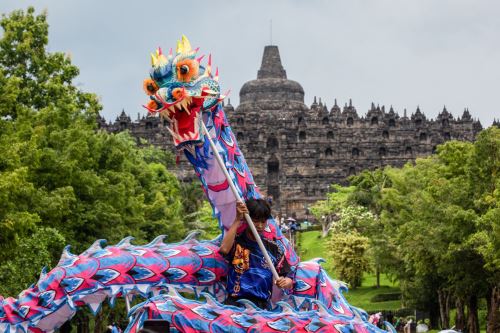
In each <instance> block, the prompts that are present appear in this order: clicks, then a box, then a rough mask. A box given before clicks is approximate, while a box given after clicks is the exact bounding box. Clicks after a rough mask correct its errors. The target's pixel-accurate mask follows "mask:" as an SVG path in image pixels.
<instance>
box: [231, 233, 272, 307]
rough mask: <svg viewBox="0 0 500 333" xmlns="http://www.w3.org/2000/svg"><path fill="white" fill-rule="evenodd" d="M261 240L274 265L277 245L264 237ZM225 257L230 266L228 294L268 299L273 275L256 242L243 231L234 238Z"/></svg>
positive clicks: (237, 296)
mask: <svg viewBox="0 0 500 333" xmlns="http://www.w3.org/2000/svg"><path fill="white" fill-rule="evenodd" d="M263 241H264V245H265V246H266V248H267V249H268V253H269V256H270V257H271V260H272V262H273V264H274V266H276V263H277V262H278V258H277V255H278V253H277V252H278V251H277V245H276V244H275V243H272V242H270V241H267V240H264V239H263ZM227 259H228V260H229V267H230V270H229V274H228V279H227V290H228V293H229V295H230V296H232V297H235V298H238V299H240V298H248V299H252V298H256V299H259V300H267V299H269V297H270V296H271V293H272V288H273V275H272V272H271V270H270V268H269V267H268V265H267V262H266V260H265V259H264V255H263V254H262V251H261V250H260V248H259V245H258V244H257V242H255V241H253V240H251V239H249V238H248V237H247V236H246V233H245V232H244V233H243V234H242V235H240V236H238V237H237V238H236V239H235V242H234V245H233V249H232V250H231V252H230V253H229V255H228V257H227Z"/></svg>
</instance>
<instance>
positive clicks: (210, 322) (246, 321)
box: [126, 293, 385, 333]
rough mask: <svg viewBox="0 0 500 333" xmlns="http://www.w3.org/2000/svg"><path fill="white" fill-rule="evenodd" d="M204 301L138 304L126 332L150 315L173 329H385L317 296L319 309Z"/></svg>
mask: <svg viewBox="0 0 500 333" xmlns="http://www.w3.org/2000/svg"><path fill="white" fill-rule="evenodd" d="M205 296H206V300H205V301H204V302H200V301H194V300H189V299H186V298H184V297H182V296H180V295H178V294H177V293H171V294H169V295H160V296H157V297H153V298H151V299H149V300H148V301H146V302H144V303H142V304H138V305H137V306H135V307H134V308H132V310H131V315H132V317H133V320H132V322H131V323H130V325H129V326H128V328H127V331H126V333H137V332H138V331H139V330H140V328H141V327H143V325H144V321H145V320H147V319H152V318H154V319H163V320H166V321H168V322H169V323H170V332H184V333H194V332H214V333H215V332H217V333H223V332H234V333H245V332H249V333H250V332H252V333H256V332H259V333H260V332H266V333H271V332H294V333H302V332H303V333H306V332H315V333H324V332H338V333H350V332H360V333H361V332H362V333H368V332H385V331H383V330H381V329H379V328H378V327H376V326H374V325H372V324H370V323H368V322H367V321H365V320H363V319H360V318H359V317H356V316H346V315H341V314H335V313H332V311H330V310H329V309H327V308H325V307H324V305H323V303H321V302H320V301H317V300H315V301H314V304H315V305H316V310H313V311H297V310H295V309H293V308H291V307H290V305H289V304H288V303H284V302H279V303H278V304H277V305H276V307H275V308H274V309H273V310H272V311H264V310H262V309H259V308H257V307H255V305H253V303H251V302H248V301H246V300H242V301H241V304H242V305H244V306H245V308H242V307H235V306H226V305H222V304H221V303H219V302H218V301H216V300H215V299H214V298H212V297H211V296H210V295H208V294H207V295H205Z"/></svg>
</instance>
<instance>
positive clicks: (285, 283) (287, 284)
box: [276, 276, 293, 289]
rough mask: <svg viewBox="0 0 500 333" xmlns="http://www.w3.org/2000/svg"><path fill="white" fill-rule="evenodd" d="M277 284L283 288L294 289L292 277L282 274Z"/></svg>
mask: <svg viewBox="0 0 500 333" xmlns="http://www.w3.org/2000/svg"><path fill="white" fill-rule="evenodd" d="M276 285H277V286H278V287H279V288H281V289H292V288H293V281H292V279H290V278H287V277H283V276H280V278H279V279H278V280H276Z"/></svg>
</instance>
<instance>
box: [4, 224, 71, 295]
mask: <svg viewBox="0 0 500 333" xmlns="http://www.w3.org/2000/svg"><path fill="white" fill-rule="evenodd" d="M64 244H65V240H64V237H63V236H62V235H61V234H60V233H59V232H58V231H57V230H56V229H52V228H39V229H37V230H36V231H35V233H34V234H33V235H31V236H30V237H27V238H25V239H23V240H22V242H21V243H19V245H17V246H16V247H15V248H14V249H12V250H11V251H10V258H8V259H6V260H5V261H2V263H1V264H0V280H1V281H2V283H1V284H0V294H3V295H6V294H9V293H11V292H12V291H16V292H19V291H21V289H23V288H22V286H27V285H30V284H32V283H34V282H36V280H37V278H38V275H39V274H40V270H41V268H42V267H48V268H50V267H53V266H54V265H55V264H56V263H57V262H56V261H55V258H57V257H58V256H59V253H60V251H61V247H63V246H64Z"/></svg>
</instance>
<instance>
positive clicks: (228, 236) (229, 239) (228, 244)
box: [219, 202, 248, 255]
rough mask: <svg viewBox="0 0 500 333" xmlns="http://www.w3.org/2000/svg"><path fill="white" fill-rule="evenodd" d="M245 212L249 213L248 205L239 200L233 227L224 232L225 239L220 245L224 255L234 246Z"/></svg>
mask: <svg viewBox="0 0 500 333" xmlns="http://www.w3.org/2000/svg"><path fill="white" fill-rule="evenodd" d="M245 214H248V209H247V206H246V205H245V204H244V203H242V202H237V203H236V218H235V219H234V222H233V224H232V225H231V227H229V230H227V231H226V233H225V234H224V239H223V240H222V244H221V245H220V249H219V253H221V254H222V255H225V254H228V253H229V251H231V249H232V248H233V244H234V239H235V237H236V232H237V231H238V228H239V226H240V225H241V220H242V219H243V217H244V215H245Z"/></svg>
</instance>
